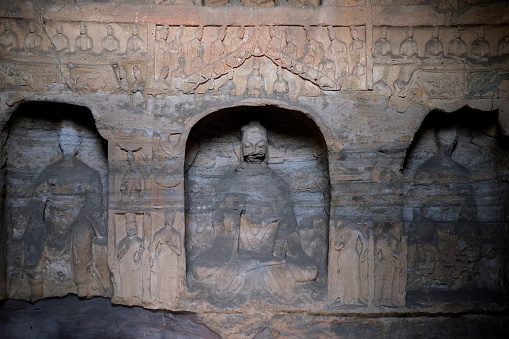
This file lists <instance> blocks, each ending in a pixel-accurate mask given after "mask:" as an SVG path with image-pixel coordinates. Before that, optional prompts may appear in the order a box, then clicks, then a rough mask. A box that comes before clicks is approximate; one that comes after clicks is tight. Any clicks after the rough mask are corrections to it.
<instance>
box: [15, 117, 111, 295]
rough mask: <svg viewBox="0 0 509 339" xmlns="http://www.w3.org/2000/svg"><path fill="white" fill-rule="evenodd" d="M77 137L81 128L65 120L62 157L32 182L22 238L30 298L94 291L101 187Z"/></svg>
mask: <svg viewBox="0 0 509 339" xmlns="http://www.w3.org/2000/svg"><path fill="white" fill-rule="evenodd" d="M80 142H81V136H80V134H79V132H77V131H76V129H74V127H73V126H72V125H64V126H63V127H62V130H61V132H60V149H61V150H62V158H60V159H59V160H58V161H56V162H54V163H53V164H51V165H49V166H48V167H46V168H45V169H44V170H43V171H42V172H41V174H40V175H39V178H38V179H37V183H36V185H35V199H34V200H33V202H32V211H31V215H32V219H31V224H30V226H29V230H27V232H26V233H25V239H24V242H25V268H26V272H27V275H28V278H29V284H30V287H31V298H32V300H36V299H40V298H43V297H44V296H45V295H47V294H49V295H65V294H67V293H77V294H78V295H79V296H82V297H89V296H92V295H93V293H94V291H93V289H92V286H91V285H92V284H93V280H94V279H97V278H95V277H94V275H93V271H94V263H93V253H92V242H93V241H94V242H98V241H99V240H100V238H103V237H104V236H105V232H106V231H105V230H104V229H103V227H101V225H100V222H99V220H100V218H101V217H102V214H103V202H102V196H103V191H102V184H101V178H100V177H99V174H98V173H97V172H96V171H95V170H94V169H92V168H90V167H89V166H88V165H87V164H85V163H84V162H82V161H81V160H78V158H77V157H76V154H77V152H78V149H79V147H80ZM94 239H95V240H94ZM99 293H100V292H99Z"/></svg>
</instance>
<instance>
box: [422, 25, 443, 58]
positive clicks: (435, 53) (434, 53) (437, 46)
mask: <svg viewBox="0 0 509 339" xmlns="http://www.w3.org/2000/svg"><path fill="white" fill-rule="evenodd" d="M424 56H425V57H426V58H429V59H432V60H437V59H440V58H442V57H443V56H444V45H443V44H442V42H441V41H440V39H439V30H438V27H433V32H432V33H431V40H429V41H428V42H427V43H426V46H425V48H424Z"/></svg>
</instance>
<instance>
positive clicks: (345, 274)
mask: <svg viewBox="0 0 509 339" xmlns="http://www.w3.org/2000/svg"><path fill="white" fill-rule="evenodd" d="M333 246H334V252H333V254H332V257H333V258H332V261H333V262H332V263H331V267H333V269H335V270H336V272H334V276H335V278H334V281H333V283H332V285H331V286H329V298H330V300H331V301H333V302H338V303H341V304H344V305H366V304H367V302H368V267H369V263H368V247H369V246H368V238H367V236H366V234H365V232H364V230H363V229H362V228H361V227H360V226H359V225H357V224H355V223H353V222H341V221H339V222H338V224H337V227H336V228H335V233H334V240H333Z"/></svg>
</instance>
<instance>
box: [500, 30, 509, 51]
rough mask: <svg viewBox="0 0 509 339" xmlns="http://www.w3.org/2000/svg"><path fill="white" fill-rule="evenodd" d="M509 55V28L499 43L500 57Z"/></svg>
mask: <svg viewBox="0 0 509 339" xmlns="http://www.w3.org/2000/svg"><path fill="white" fill-rule="evenodd" d="M507 54H509V28H505V29H504V37H503V38H502V39H500V41H499V42H498V55H507Z"/></svg>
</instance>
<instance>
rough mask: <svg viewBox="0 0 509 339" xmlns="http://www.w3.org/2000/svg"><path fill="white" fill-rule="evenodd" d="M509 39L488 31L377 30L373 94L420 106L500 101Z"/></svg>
mask: <svg viewBox="0 0 509 339" xmlns="http://www.w3.org/2000/svg"><path fill="white" fill-rule="evenodd" d="M508 34H509V33H508V29H507V28H505V29H504V28H495V27H484V26H481V27H442V26H440V27H438V26H432V27H419V28H414V27H406V28H401V27H375V28H374V29H373V35H374V37H378V39H377V40H375V42H374V44H373V51H372V57H373V63H374V67H373V78H374V82H375V84H374V88H375V89H376V90H385V91H387V92H392V93H394V94H396V95H398V96H400V97H405V98H409V99H411V100H415V101H426V100H427V99H439V100H447V99H453V98H454V99H459V98H482V97H485V96H492V95H493V94H494V95H498V94H499V93H500V91H501V89H500V88H499V87H498V86H499V85H500V84H501V83H502V81H503V80H504V79H506V78H507V71H508V67H507V65H508V63H507V61H508V60H509V52H507V51H505V49H504V48H505V47H504V46H506V45H507V42H506V41H507V35H508ZM487 37H489V38H488V39H487Z"/></svg>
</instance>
